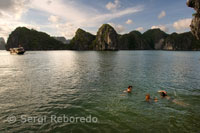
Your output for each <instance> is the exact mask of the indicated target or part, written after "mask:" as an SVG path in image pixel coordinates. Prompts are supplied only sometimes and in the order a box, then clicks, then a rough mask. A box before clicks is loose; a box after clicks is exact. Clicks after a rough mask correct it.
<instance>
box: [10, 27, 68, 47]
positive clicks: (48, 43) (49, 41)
mask: <svg viewBox="0 0 200 133" xmlns="http://www.w3.org/2000/svg"><path fill="white" fill-rule="evenodd" d="M18 45H21V46H23V47H24V48H25V50H64V49H67V45H66V44H63V43H62V42H60V41H58V40H56V39H54V38H53V37H50V36H49V35H48V34H46V33H44V32H38V31H36V30H33V29H31V30H30V29H28V28H26V27H18V28H16V29H15V30H14V31H13V32H12V33H11V34H10V35H9V38H8V41H7V44H6V49H7V50H9V49H10V48H14V47H18Z"/></svg>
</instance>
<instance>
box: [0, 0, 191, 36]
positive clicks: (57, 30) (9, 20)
mask: <svg viewBox="0 0 200 133" xmlns="http://www.w3.org/2000/svg"><path fill="white" fill-rule="evenodd" d="M193 13H194V11H193V9H191V8H189V7H187V6H186V0H0V37H4V38H5V39H7V37H8V36H9V34H10V33H11V31H13V30H14V29H15V28H16V27H18V26H25V27H28V28H33V29H36V30H39V31H43V32H46V33H48V34H50V35H51V36H64V37H65V38H67V39H71V38H72V37H73V36H74V35H75V31H76V30H77V29H78V28H82V29H84V30H86V31H88V32H91V33H92V34H96V32H97V30H98V28H99V27H100V26H101V25H102V24H104V23H109V24H111V25H112V26H113V27H114V28H115V29H116V31H117V32H118V33H119V34H124V33H128V32H130V31H132V30H138V31H140V32H145V31H146V30H148V29H152V28H160V29H161V30H163V31H165V32H167V33H172V32H178V33H181V32H185V31H189V30H190V28H189V25H190V22H191V18H192V14H193Z"/></svg>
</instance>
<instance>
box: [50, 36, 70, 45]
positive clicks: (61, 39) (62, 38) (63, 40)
mask: <svg viewBox="0 0 200 133" xmlns="http://www.w3.org/2000/svg"><path fill="white" fill-rule="evenodd" d="M53 38H55V39H56V40H58V41H61V42H62V43H64V44H69V43H70V41H71V40H67V39H66V38H65V37H53Z"/></svg>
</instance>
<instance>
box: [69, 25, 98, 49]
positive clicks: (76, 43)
mask: <svg viewBox="0 0 200 133" xmlns="http://www.w3.org/2000/svg"><path fill="white" fill-rule="evenodd" d="M94 40H95V36H94V35H92V34H90V33H88V32H86V31H84V30H82V29H78V30H77V31H76V35H75V37H74V38H73V39H72V40H71V42H70V47H71V49H72V50H92V49H93V45H92V43H93V41H94Z"/></svg>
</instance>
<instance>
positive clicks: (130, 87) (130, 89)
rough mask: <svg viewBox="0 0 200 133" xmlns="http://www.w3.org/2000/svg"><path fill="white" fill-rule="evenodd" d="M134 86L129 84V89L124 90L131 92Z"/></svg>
mask: <svg viewBox="0 0 200 133" xmlns="http://www.w3.org/2000/svg"><path fill="white" fill-rule="evenodd" d="M132 88H133V86H128V89H127V90H126V91H124V92H128V93H131V91H132Z"/></svg>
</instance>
